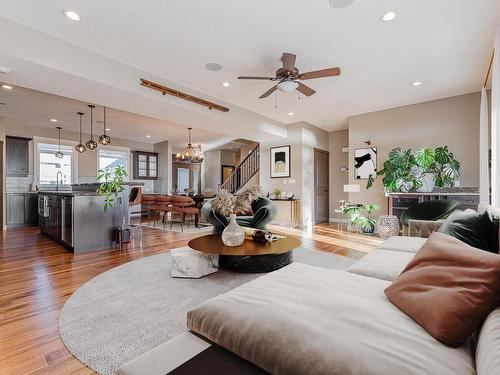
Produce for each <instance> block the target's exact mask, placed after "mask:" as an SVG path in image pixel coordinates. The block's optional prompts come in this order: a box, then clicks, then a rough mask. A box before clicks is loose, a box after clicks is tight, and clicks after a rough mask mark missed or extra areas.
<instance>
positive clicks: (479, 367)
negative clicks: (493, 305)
mask: <svg viewBox="0 0 500 375" xmlns="http://www.w3.org/2000/svg"><path fill="white" fill-rule="evenodd" d="M476 371H477V375H491V374H500V307H499V308H497V309H495V310H493V311H492V312H491V313H490V315H488V317H487V318H486V320H485V321H484V324H483V326H482V328H481V330H480V332H479V339H478V343H477V348H476Z"/></svg>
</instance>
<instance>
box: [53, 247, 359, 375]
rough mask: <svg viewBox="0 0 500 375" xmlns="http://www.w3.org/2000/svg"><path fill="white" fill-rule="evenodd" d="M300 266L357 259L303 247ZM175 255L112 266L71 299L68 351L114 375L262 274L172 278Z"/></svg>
mask: <svg viewBox="0 0 500 375" xmlns="http://www.w3.org/2000/svg"><path fill="white" fill-rule="evenodd" d="M294 260H295V261H296V262H302V263H308V264H312V265H317V266H321V267H325V268H335V269H346V268H347V267H349V266H350V265H352V264H353V263H354V262H355V260H354V259H351V258H347V257H342V256H338V255H334V254H328V253H324V252H319V251H313V250H306V249H298V250H295V251H294ZM170 265H171V258H170V253H163V254H158V255H152V256H149V257H146V258H142V259H139V260H135V261H133V262H129V263H126V264H123V265H121V266H119V267H116V268H113V269H111V270H109V271H107V272H104V273H103V274H101V275H99V276H96V277H95V278H93V279H92V280H90V281H88V282H87V283H85V284H84V285H82V286H81V287H80V288H79V289H78V290H77V291H76V292H75V293H73V295H72V296H71V297H70V298H69V299H68V301H66V304H65V305H64V307H63V309H62V311H61V315H60V316H59V333H60V335H61V338H62V340H63V342H64V344H65V345H66V347H67V348H68V350H69V351H70V352H71V353H72V354H73V355H74V356H75V357H76V358H78V359H79V360H80V361H81V362H83V363H84V364H85V365H87V366H88V367H90V368H91V369H92V370H94V371H96V372H98V373H101V374H114V373H115V372H116V371H117V370H118V368H119V367H120V366H121V365H122V364H124V363H125V362H128V361H129V360H131V359H133V358H135V357H137V356H139V355H141V354H143V353H145V352H147V351H148V350H150V349H152V348H154V347H155V346H158V345H159V344H161V343H163V342H165V341H167V340H169V339H171V338H173V337H175V336H177V335H179V334H181V333H182V332H185V331H186V330H187V328H186V313H187V312H188V311H189V310H190V309H191V308H193V307H194V306H196V305H198V304H200V303H201V302H203V301H205V300H207V299H209V298H212V297H215V296H217V295H219V294H221V293H225V292H227V291H229V290H231V289H233V288H235V287H237V286H239V285H241V284H243V283H246V282H248V281H250V280H253V279H254V278H256V277H258V276H259V274H242V273H234V272H228V271H219V272H217V273H214V274H211V275H209V276H206V277H204V278H201V279H175V278H172V277H170Z"/></svg>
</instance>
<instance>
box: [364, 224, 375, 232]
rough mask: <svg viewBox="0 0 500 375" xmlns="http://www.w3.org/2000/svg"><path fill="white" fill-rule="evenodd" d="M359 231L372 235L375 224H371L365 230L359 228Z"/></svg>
mask: <svg viewBox="0 0 500 375" xmlns="http://www.w3.org/2000/svg"><path fill="white" fill-rule="evenodd" d="M361 230H362V231H363V233H370V234H371V233H373V232H375V224H371V225H370V226H369V227H366V228H361Z"/></svg>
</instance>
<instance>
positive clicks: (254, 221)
mask: <svg viewBox="0 0 500 375" xmlns="http://www.w3.org/2000/svg"><path fill="white" fill-rule="evenodd" d="M212 201H213V199H210V200H208V201H206V202H205V204H204V205H203V207H202V208H201V214H202V216H203V217H204V218H205V220H206V221H208V222H209V223H210V224H212V225H213V226H214V233H221V232H222V231H223V230H224V228H225V227H226V226H227V225H228V224H229V219H228V218H227V217H225V216H224V215H221V214H219V213H217V212H215V211H214V210H213V209H212ZM252 211H253V213H254V215H253V216H237V217H236V222H237V223H238V224H239V225H241V226H242V227H248V228H257V229H266V225H267V224H268V223H270V222H271V221H272V220H273V219H274V218H275V217H276V205H275V204H274V203H273V202H272V201H271V200H270V199H267V198H258V199H256V200H255V201H253V202H252Z"/></svg>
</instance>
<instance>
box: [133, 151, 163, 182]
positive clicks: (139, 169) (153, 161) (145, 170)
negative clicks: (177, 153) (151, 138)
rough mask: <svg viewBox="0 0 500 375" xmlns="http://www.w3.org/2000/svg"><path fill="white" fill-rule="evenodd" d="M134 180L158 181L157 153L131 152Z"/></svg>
mask: <svg viewBox="0 0 500 375" xmlns="http://www.w3.org/2000/svg"><path fill="white" fill-rule="evenodd" d="M132 155H133V164H134V171H133V175H134V176H133V177H134V180H157V179H158V153H156V152H146V151H132Z"/></svg>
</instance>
